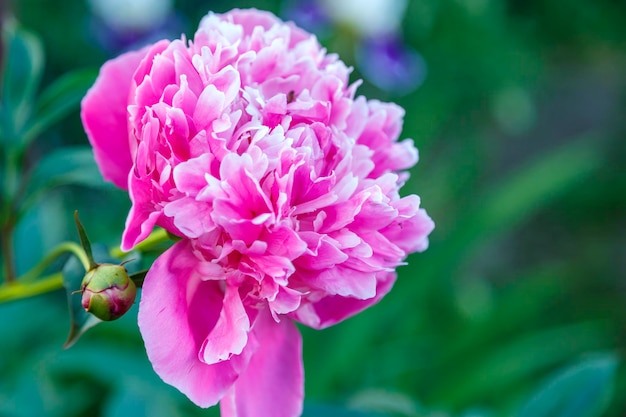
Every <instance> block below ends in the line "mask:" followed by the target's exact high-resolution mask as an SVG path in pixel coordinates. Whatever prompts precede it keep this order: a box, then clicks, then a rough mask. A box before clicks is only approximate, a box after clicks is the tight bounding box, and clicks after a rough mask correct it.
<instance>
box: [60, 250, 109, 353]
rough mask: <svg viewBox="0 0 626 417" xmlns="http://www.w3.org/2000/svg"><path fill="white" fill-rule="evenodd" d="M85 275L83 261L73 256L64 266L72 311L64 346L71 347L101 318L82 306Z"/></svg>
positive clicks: (65, 282) (65, 281)
mask: <svg viewBox="0 0 626 417" xmlns="http://www.w3.org/2000/svg"><path fill="white" fill-rule="evenodd" d="M84 276H85V269H84V268H83V266H82V265H81V263H80V262H79V261H78V259H76V257H74V256H72V257H71V258H70V259H68V261H67V262H66V263H65V266H64V267H63V286H64V287H65V291H66V293H67V303H68V306H69V311H70V334H69V336H68V337H67V341H66V342H65V345H63V347H64V348H65V349H67V348H69V347H71V346H72V345H73V344H74V343H76V341H77V340H78V338H79V337H80V336H81V335H82V334H83V333H85V332H86V331H87V330H89V329H90V328H92V327H93V326H95V325H96V324H98V323H100V322H101V320H100V319H98V318H96V317H95V316H93V315H92V314H89V313H87V312H86V311H85V309H84V308H83V306H82V303H81V299H82V294H81V293H80V285H81V283H82V281H83V277H84Z"/></svg>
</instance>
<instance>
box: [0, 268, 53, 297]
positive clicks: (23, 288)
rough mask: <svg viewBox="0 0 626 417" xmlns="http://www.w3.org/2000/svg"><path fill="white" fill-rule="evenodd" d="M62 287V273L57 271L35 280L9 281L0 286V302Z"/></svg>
mask: <svg viewBox="0 0 626 417" xmlns="http://www.w3.org/2000/svg"><path fill="white" fill-rule="evenodd" d="M61 288H63V274H61V273H60V272H57V273H55V274H52V275H48V276H47V277H44V278H42V279H40V280H37V281H35V282H26V283H21V282H11V283H5V284H4V285H2V286H0V303H3V302H7V301H14V300H19V299H22V298H28V297H33V296H36V295H40V294H45V293H48V292H51V291H56V290H59V289H61Z"/></svg>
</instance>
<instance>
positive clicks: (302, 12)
mask: <svg viewBox="0 0 626 417" xmlns="http://www.w3.org/2000/svg"><path fill="white" fill-rule="evenodd" d="M282 11H283V12H282V15H283V16H284V17H285V20H292V21H294V22H295V23H296V24H297V25H298V26H300V27H301V28H303V29H306V30H308V31H309V32H312V33H315V34H316V35H317V36H324V34H325V33H326V32H328V31H329V29H330V25H331V19H330V17H329V16H328V13H327V12H326V10H325V9H324V7H323V6H322V5H321V4H320V2H319V1H317V0H291V1H287V2H286V3H285V5H284V6H283V10H282Z"/></svg>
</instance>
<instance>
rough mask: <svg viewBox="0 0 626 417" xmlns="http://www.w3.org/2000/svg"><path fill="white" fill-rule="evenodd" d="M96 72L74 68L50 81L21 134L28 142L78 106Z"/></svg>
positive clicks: (91, 83)
mask: <svg viewBox="0 0 626 417" xmlns="http://www.w3.org/2000/svg"><path fill="white" fill-rule="evenodd" d="M96 76H97V72H96V71H95V70H92V69H88V70H76V71H73V72H70V73H67V74H65V75H64V76H62V77H61V78H59V79H57V80H56V81H55V82H54V83H52V84H51V85H50V86H49V87H48V88H46V90H44V92H43V93H42V94H41V96H40V97H39V99H38V101H37V108H36V113H35V117H34V120H33V122H32V123H30V124H29V128H28V129H27V130H26V132H24V134H23V140H24V141H25V142H26V143H28V142H30V141H32V140H33V139H34V138H35V137H37V136H38V135H40V134H41V133H42V132H44V131H46V130H47V129H48V128H50V127H51V126H52V125H53V124H54V123H56V122H58V121H59V120H61V119H62V118H63V117H65V116H67V115H68V114H69V113H70V112H72V111H74V110H75V109H77V108H78V105H79V104H80V101H81V100H82V98H83V97H84V96H85V94H86V93H87V90H88V89H89V87H91V85H93V83H94V81H95V79H96Z"/></svg>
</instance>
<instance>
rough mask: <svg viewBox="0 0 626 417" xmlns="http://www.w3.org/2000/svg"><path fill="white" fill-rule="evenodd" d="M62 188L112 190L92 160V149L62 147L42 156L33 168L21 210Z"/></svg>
mask: <svg viewBox="0 0 626 417" xmlns="http://www.w3.org/2000/svg"><path fill="white" fill-rule="evenodd" d="M63 185H81V186H85V187H92V188H101V189H112V186H111V184H109V183H106V182H105V181H104V180H103V179H102V176H101V175H100V172H99V171H98V166H97V165H96V162H95V160H94V157H93V152H92V150H91V148H89V147H85V146H75V147H64V148H61V149H59V150H56V151H54V152H52V153H49V154H47V155H45V156H44V157H43V158H42V159H41V160H40V161H39V162H38V163H37V164H36V165H35V167H34V169H33V171H32V173H31V175H30V181H29V183H28V186H27V189H26V193H25V195H26V196H27V200H26V201H25V202H24V203H23V204H22V207H23V210H25V209H26V208H27V207H29V206H30V205H32V204H33V202H34V201H35V200H36V199H37V198H38V197H40V196H41V194H42V193H44V192H46V191H48V190H51V189H53V188H56V187H60V186H63Z"/></svg>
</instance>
